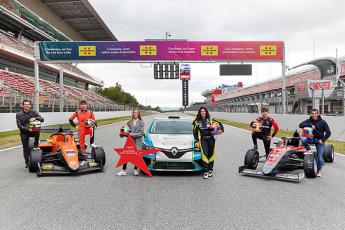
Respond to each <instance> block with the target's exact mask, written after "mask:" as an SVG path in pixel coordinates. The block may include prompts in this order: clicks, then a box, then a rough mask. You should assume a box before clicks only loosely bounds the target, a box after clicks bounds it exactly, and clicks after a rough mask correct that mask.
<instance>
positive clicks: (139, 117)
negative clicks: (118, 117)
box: [132, 108, 143, 121]
mask: <svg viewBox="0 0 345 230" xmlns="http://www.w3.org/2000/svg"><path fill="white" fill-rule="evenodd" d="M135 110H136V111H138V113H139V115H138V119H139V120H141V121H142V120H143V119H141V115H140V110H139V109H138V108H135V109H133V111H132V120H133V118H134V116H133V114H134V111H135Z"/></svg>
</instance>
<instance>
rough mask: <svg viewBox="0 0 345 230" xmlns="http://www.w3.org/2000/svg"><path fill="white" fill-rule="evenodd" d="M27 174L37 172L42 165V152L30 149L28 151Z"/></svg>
mask: <svg viewBox="0 0 345 230" xmlns="http://www.w3.org/2000/svg"><path fill="white" fill-rule="evenodd" d="M29 163H30V164H29V172H38V171H39V167H40V166H41V163H42V150H40V149H37V150H36V149H32V150H31V151H30V161H29Z"/></svg>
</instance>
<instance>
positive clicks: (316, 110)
mask: <svg viewBox="0 0 345 230" xmlns="http://www.w3.org/2000/svg"><path fill="white" fill-rule="evenodd" d="M312 112H317V113H319V110H318V109H311V110H310V113H312Z"/></svg>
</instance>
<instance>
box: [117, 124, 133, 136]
mask: <svg viewBox="0 0 345 230" xmlns="http://www.w3.org/2000/svg"><path fill="white" fill-rule="evenodd" d="M130 132H131V130H130V128H129V127H128V126H127V125H125V126H122V127H121V129H120V137H127V136H128V134H129V133H130Z"/></svg>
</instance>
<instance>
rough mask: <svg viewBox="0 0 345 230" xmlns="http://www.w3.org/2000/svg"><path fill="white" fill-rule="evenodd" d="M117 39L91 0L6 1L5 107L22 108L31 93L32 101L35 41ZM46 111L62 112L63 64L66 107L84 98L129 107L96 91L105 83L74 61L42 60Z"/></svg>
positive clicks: (0, 49)
mask: <svg viewBox="0 0 345 230" xmlns="http://www.w3.org/2000/svg"><path fill="white" fill-rule="evenodd" d="M42 40H45V41H57V40H58V41H59V40H61V41H69V40H82V41H83V40H84V41H88V40H117V39H116V37H115V36H114V35H113V34H112V33H111V32H110V30H109V29H108V27H107V26H106V25H105V23H104V22H103V21H102V19H101V18H100V17H99V15H98V14H97V12H96V11H95V10H94V9H93V7H92V6H91V5H90V3H89V2H88V1H87V0H73V1H59V0H41V1H34V0H21V1H16V0H0V112H16V111H18V110H20V104H21V102H22V101H23V100H24V99H25V98H29V99H31V100H32V101H34V100H33V97H34V95H35V89H34V88H35V87H34V78H33V77H34V42H35V41H42ZM39 68H40V70H39V71H40V76H39V78H40V81H39V83H40V92H39V98H40V102H39V103H40V111H59V101H60V97H61V96H60V83H59V71H60V69H61V68H62V69H63V72H64V74H63V76H64V79H63V96H62V97H63V101H64V108H63V110H64V111H71V110H75V109H76V108H77V107H78V103H79V101H80V100H82V99H85V100H87V101H89V102H90V104H91V106H92V107H93V109H94V110H96V111H109V110H122V109H123V108H124V107H123V106H122V105H121V106H120V105H117V104H116V103H115V102H114V101H111V100H110V99H108V98H105V97H103V96H101V95H98V94H97V93H95V92H94V89H95V88H96V87H102V86H103V82H102V81H100V80H99V79H97V78H95V77H92V76H90V75H88V74H87V73H85V72H83V71H82V70H80V69H78V68H77V67H76V66H75V65H73V64H45V63H40V66H39Z"/></svg>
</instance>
